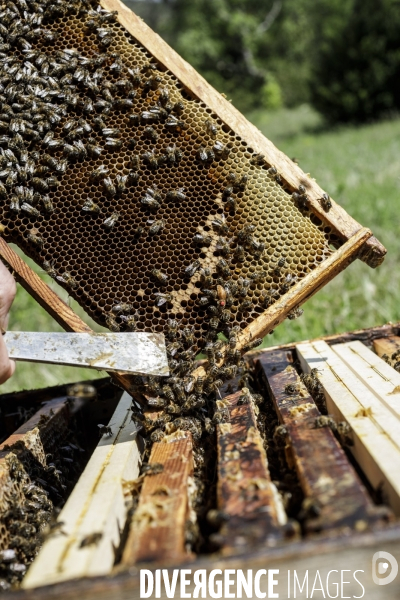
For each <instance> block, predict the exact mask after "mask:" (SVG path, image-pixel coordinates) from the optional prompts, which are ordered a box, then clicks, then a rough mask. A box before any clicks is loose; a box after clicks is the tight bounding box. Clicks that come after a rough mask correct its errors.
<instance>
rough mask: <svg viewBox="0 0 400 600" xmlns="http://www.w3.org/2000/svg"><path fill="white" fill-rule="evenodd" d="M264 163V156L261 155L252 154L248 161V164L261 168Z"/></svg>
mask: <svg viewBox="0 0 400 600" xmlns="http://www.w3.org/2000/svg"><path fill="white" fill-rule="evenodd" d="M264 163H265V156H264V155H263V154H254V156H252V158H251V159H250V164H252V165H256V166H257V167H262V166H263V165H264Z"/></svg>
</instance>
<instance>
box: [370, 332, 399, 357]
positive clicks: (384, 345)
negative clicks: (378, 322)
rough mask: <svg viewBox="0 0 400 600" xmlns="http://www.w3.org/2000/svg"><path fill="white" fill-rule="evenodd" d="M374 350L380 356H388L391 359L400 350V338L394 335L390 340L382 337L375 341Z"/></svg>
mask: <svg viewBox="0 0 400 600" xmlns="http://www.w3.org/2000/svg"><path fill="white" fill-rule="evenodd" d="M373 343H374V350H375V352H376V353H377V355H378V356H382V355H383V354H386V355H387V356H389V358H390V357H391V356H392V354H394V353H395V352H398V351H399V350H400V337H399V336H397V335H392V336H390V337H388V338H384V337H381V338H379V339H376V340H374V341H373Z"/></svg>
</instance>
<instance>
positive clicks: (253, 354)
mask: <svg viewBox="0 0 400 600" xmlns="http://www.w3.org/2000/svg"><path fill="white" fill-rule="evenodd" d="M399 331H400V323H386V324H385V325H377V326H376V327H367V328H365V329H356V330H355V331H345V332H342V333H333V334H330V335H321V336H319V337H316V338H312V339H310V340H303V342H302V343H307V344H311V343H312V342H317V341H320V340H322V341H324V342H326V343H327V344H328V345H329V346H333V345H334V344H342V343H345V342H352V341H353V340H360V341H361V342H363V343H364V344H368V345H370V344H373V345H374V346H375V340H377V341H379V340H382V341H384V342H385V341H386V340H387V339H389V338H391V337H393V336H394V337H396V334H397V333H398V332H399ZM298 343H299V342H287V343H286V344H279V345H277V346H269V347H268V348H261V349H259V350H251V351H250V352H247V353H246V354H245V359H246V360H248V361H249V362H253V361H254V360H256V359H257V357H258V356H262V355H263V354H268V353H269V352H275V350H287V351H290V352H293V351H294V350H295V348H296V344H298ZM399 348H400V338H399ZM384 352H386V350H385V351H382V354H384ZM392 352H393V350H392ZM377 354H378V356H381V354H379V352H378V351H377Z"/></svg>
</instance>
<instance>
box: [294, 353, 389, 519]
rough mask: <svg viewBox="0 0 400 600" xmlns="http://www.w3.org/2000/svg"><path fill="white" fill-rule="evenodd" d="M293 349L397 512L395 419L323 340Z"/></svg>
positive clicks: (363, 465)
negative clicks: (344, 423)
mask: <svg viewBox="0 0 400 600" xmlns="http://www.w3.org/2000/svg"><path fill="white" fill-rule="evenodd" d="M296 350H297V354H298V356H299V359H300V362H301V366H302V368H303V370H304V371H305V372H310V370H311V369H313V368H317V369H318V379H319V380H320V382H321V384H322V386H323V388H324V393H325V399H326V405H327V408H328V412H329V413H330V414H332V415H333V416H334V417H335V418H336V420H338V421H344V420H345V421H347V422H348V424H349V425H350V427H351V429H352V432H353V433H352V436H353V441H354V445H353V446H351V447H350V448H349V450H350V451H351V452H352V454H353V455H354V457H355V459H356V461H357V463H358V465H359V466H360V468H361V469H362V470H363V471H364V474H365V475H366V477H367V479H368V480H369V482H370V484H371V486H372V487H373V488H374V489H375V490H381V491H382V493H383V495H384V497H385V500H386V501H387V503H388V504H389V505H390V507H391V508H392V510H393V511H394V513H395V514H396V515H400V452H399V450H398V447H397V445H396V444H395V443H394V441H393V440H391V439H390V437H389V436H390V435H391V434H393V435H394V434H395V430H394V429H389V428H390V427H394V426H396V425H397V420H396V419H394V418H393V417H392V416H391V413H390V412H389V411H388V409H387V408H386V407H385V406H383V405H382V403H381V402H380V401H379V400H377V398H376V396H375V395H374V394H373V393H372V392H370V391H369V390H368V388H367V387H366V386H365V385H364V384H363V383H362V382H361V381H360V380H359V379H358V378H357V377H356V376H355V375H354V374H353V373H352V372H351V371H350V369H348V368H347V366H346V365H345V364H344V363H343V361H342V360H341V359H340V358H339V357H338V356H337V355H336V354H335V352H334V351H333V350H332V349H331V348H330V347H329V346H328V345H327V344H326V343H325V342H323V341H316V342H312V343H303V344H298V345H297V346H296ZM388 415H390V418H389V417H388ZM384 419H385V420H384Z"/></svg>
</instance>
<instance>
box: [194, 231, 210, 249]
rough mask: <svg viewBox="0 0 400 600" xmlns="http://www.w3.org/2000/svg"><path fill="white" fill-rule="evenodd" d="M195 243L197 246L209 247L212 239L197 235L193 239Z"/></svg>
mask: <svg viewBox="0 0 400 600" xmlns="http://www.w3.org/2000/svg"><path fill="white" fill-rule="evenodd" d="M193 242H194V243H195V245H196V246H200V247H203V246H205V247H207V248H208V246H210V245H211V242H212V237H211V236H210V235H204V234H202V233H195V234H194V237H193Z"/></svg>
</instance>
